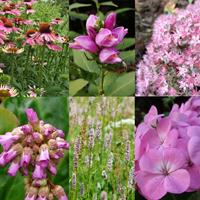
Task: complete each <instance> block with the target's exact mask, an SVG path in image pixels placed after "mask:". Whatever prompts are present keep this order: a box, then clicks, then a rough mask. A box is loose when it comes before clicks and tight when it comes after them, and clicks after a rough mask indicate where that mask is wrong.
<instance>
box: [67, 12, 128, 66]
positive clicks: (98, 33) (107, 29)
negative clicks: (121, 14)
mask: <svg viewBox="0 0 200 200" xmlns="http://www.w3.org/2000/svg"><path fill="white" fill-rule="evenodd" d="M115 26H116V13H114V12H112V13H110V14H109V15H108V16H107V17H106V18H105V20H104V21H102V20H101V19H100V17H98V16H96V15H90V16H89V17H88V19H87V22H86V29H87V35H80V36H78V37H76V38H75V39H74V42H73V43H70V44H69V47H70V48H72V49H76V50H80V51H87V52H90V53H93V54H97V55H98V56H99V60H100V62H101V63H106V64H114V63H119V62H122V59H121V58H120V57H119V51H117V49H116V46H117V45H118V44H120V43H121V42H122V41H123V39H124V36H125V35H126V34H127V33H128V29H125V28H124V27H123V26H120V27H115Z"/></svg>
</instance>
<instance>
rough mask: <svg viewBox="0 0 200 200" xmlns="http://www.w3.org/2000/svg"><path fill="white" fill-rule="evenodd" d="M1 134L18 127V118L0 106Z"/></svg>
mask: <svg viewBox="0 0 200 200" xmlns="http://www.w3.org/2000/svg"><path fill="white" fill-rule="evenodd" d="M0 122H1V123H0V134H4V133H6V132H8V131H11V130H12V129H14V128H15V127H17V126H18V124H19V121H18V119H17V117H16V116H15V115H14V114H13V113H12V112H10V111H9V110H7V109H6V108H4V107H1V106H0Z"/></svg>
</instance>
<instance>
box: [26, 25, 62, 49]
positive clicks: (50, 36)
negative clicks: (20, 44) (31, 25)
mask: <svg viewBox="0 0 200 200" xmlns="http://www.w3.org/2000/svg"><path fill="white" fill-rule="evenodd" d="M26 36H27V39H26V41H25V42H24V45H25V44H29V45H31V46H32V45H40V46H43V45H44V46H47V47H48V48H49V49H51V50H53V51H61V50H62V48H61V47H60V46H58V45H57V44H55V43H63V39H62V37H61V36H59V35H58V34H56V33H54V32H53V31H52V30H51V25H50V24H49V23H41V24H40V27H39V30H38V31H35V30H28V31H27V33H26Z"/></svg>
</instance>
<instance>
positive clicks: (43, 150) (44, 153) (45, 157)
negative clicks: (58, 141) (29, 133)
mask: <svg viewBox="0 0 200 200" xmlns="http://www.w3.org/2000/svg"><path fill="white" fill-rule="evenodd" d="M49 159H50V158H49V149H48V146H47V145H46V144H43V145H42V146H41V147H40V157H39V164H40V166H41V167H47V166H48V163H49Z"/></svg>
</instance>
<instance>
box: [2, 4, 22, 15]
mask: <svg viewBox="0 0 200 200" xmlns="http://www.w3.org/2000/svg"><path fill="white" fill-rule="evenodd" d="M0 14H1V15H6V14H10V15H15V16H20V15H21V13H20V10H17V9H14V8H13V6H4V7H3V9H2V10H1V11H0Z"/></svg>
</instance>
